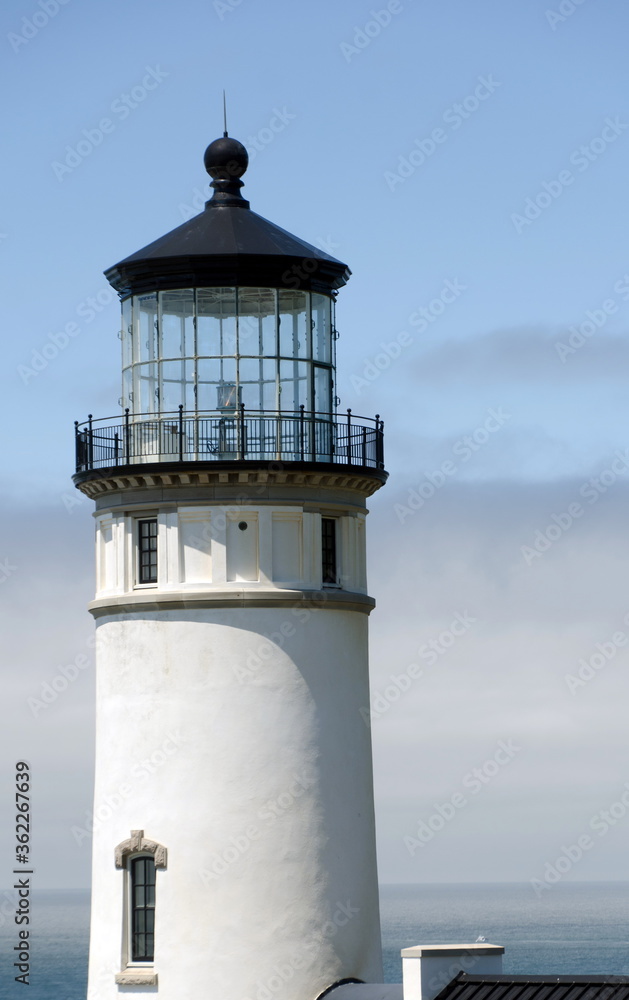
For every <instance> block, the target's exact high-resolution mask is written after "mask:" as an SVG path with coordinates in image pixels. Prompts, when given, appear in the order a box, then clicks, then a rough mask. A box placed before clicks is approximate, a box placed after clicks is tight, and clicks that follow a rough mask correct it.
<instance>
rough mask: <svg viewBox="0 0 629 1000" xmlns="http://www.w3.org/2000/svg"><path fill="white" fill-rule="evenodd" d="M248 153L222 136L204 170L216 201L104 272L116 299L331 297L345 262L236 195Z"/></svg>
mask: <svg viewBox="0 0 629 1000" xmlns="http://www.w3.org/2000/svg"><path fill="white" fill-rule="evenodd" d="M247 162H248V156H247V151H246V149H245V147H244V146H243V145H242V144H241V143H239V142H238V141H237V140H236V139H231V138H228V137H226V136H225V137H224V138H223V139H217V140H215V141H214V142H213V143H211V144H210V145H209V146H208V148H207V150H206V152H205V165H206V169H207V171H208V173H209V174H210V176H212V177H213V178H214V180H213V181H212V185H211V186H212V187H213V188H214V192H215V193H214V195H213V197H212V199H211V200H210V201H208V202H206V206H205V211H204V212H201V214H200V215H197V216H195V217H194V218H193V219H190V220H189V221H188V222H184V223H183V225H181V226H178V227H177V229H173V230H172V232H170V233H167V234H166V235H165V236H162V237H160V238H159V239H157V240H155V241H154V242H153V243H149V245H148V246H146V247H143V248H142V250H138V251H137V252H136V253H134V254H131V256H130V257H126V258H125V259H124V260H122V261H120V263H119V264H115V265H114V266H113V267H110V268H109V269H108V270H107V271H105V276H106V277H107V278H108V280H109V281H110V283H111V284H112V285H113V287H114V288H115V289H116V291H118V292H119V293H120V294H121V295H123V296H125V295H128V294H130V293H134V292H136V293H141V292H148V291H155V290H158V289H164V288H190V287H210V288H211V287H220V286H224V285H225V286H231V285H241V286H260V287H270V288H291V289H296V288H301V289H311V290H313V291H320V292H324V293H327V294H330V293H331V292H332V291H333V290H335V289H337V288H341V287H342V286H343V285H344V284H345V283H346V281H347V280H348V278H349V276H350V274H351V272H350V270H349V268H348V267H347V265H346V264H343V263H342V262H341V261H339V260H336V259H335V258H334V257H331V256H330V255H329V254H327V253H324V251H323V250H319V249H317V247H313V246H312V245H311V244H310V243H306V242H305V241H304V240H300V239H298V238H297V237H296V236H293V235H291V233H288V232H286V230H285V229H280V227H279V226H276V225H274V224H273V223H272V222H269V221H268V219H263V218H262V216H261V215H257V214H256V213H255V212H252V211H251V210H250V209H249V202H248V201H245V199H244V198H243V197H242V195H241V194H240V188H241V187H242V181H241V180H240V177H241V176H242V174H243V173H244V172H245V170H246V168H247Z"/></svg>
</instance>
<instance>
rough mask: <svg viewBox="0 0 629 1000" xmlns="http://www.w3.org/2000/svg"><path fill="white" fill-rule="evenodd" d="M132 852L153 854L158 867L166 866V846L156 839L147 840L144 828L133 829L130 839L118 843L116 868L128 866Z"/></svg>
mask: <svg viewBox="0 0 629 1000" xmlns="http://www.w3.org/2000/svg"><path fill="white" fill-rule="evenodd" d="M132 854H152V855H153V858H154V861H155V867H156V868H165V867H166V860H167V851H166V848H165V847H164V846H163V845H162V844H158V843H157V842H156V841H155V840H147V839H146V838H145V836H144V830H132V831H131V836H130V837H129V839H128V840H123V841H122V843H120V844H118V846H117V847H116V850H115V861H116V868H126V867H127V861H128V860H129V858H130V857H131V855H132Z"/></svg>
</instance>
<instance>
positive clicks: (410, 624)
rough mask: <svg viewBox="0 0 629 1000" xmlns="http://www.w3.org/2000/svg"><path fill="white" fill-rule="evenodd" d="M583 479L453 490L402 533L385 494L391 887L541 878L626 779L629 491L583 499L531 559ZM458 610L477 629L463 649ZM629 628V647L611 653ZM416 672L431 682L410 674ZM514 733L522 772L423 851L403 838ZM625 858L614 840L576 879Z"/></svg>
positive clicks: (382, 793) (374, 571)
mask: <svg viewBox="0 0 629 1000" xmlns="http://www.w3.org/2000/svg"><path fill="white" fill-rule="evenodd" d="M581 484H582V481H581V480H580V479H569V480H564V481H562V482H560V483H527V484H515V483H509V482H504V481H503V482H500V481H498V482H493V483H483V484H471V483H453V484H451V485H449V486H447V487H444V488H443V489H442V490H441V491H440V492H439V494H438V496H436V497H435V498H433V500H432V501H431V503H429V504H426V505H425V507H424V508H422V509H421V510H419V511H418V512H417V513H416V514H415V515H414V516H412V517H410V518H408V519H407V520H406V521H405V522H404V524H400V523H399V522H397V521H396V519H395V516H394V514H393V509H392V508H393V506H394V504H395V503H396V502H397V501H398V499H399V498H400V497H403V496H404V493H403V491H402V490H400V491H399V492H398V493H397V495H396V494H393V495H392V496H385V494H384V493H383V494H381V495H380V496H379V498H378V500H377V501H375V498H374V501H372V511H373V512H372V515H371V517H370V521H371V523H370V526H369V529H370V530H369V537H370V540H371V547H370V592H371V593H373V594H374V596H375V597H376V599H377V601H378V606H377V609H376V611H375V613H374V614H373V615H372V618H371V626H370V627H371V676H372V705H374V704H375V707H376V713H375V718H373V720H372V734H373V741H374V756H375V769H376V793H377V800H376V811H377V815H378V817H379V821H380V845H379V846H380V868H381V877H382V878H383V880H384V881H413V880H417V881H422V880H423V879H424V878H427V879H429V880H436V881H439V880H445V881H447V880H450V879H456V878H464V879H467V880H472V881H473V880H475V879H476V880H481V879H483V878H504V879H510V880H514V881H517V880H527V879H528V878H530V877H534V876H535V875H536V874H537V872H536V865H538V863H539V861H540V858H541V859H542V861H543V860H544V858H545V857H546V855H547V854H548V852H549V851H551V850H552V849H554V844H555V841H557V842H558V844H560V843H561V840H562V838H563V839H564V840H565V842H566V843H568V842H569V838H570V837H573V836H574V835H577V834H578V833H579V832H581V830H582V829H583V827H584V824H585V827H586V828H587V822H588V821H589V818H590V817H591V816H592V815H594V813H595V812H596V811H597V809H600V808H603V807H605V806H606V805H607V804H609V802H612V801H614V796H616V797H617V794H616V793H617V791H618V790H619V789H620V790H622V785H623V781H625V780H629V774H627V773H626V768H625V766H624V762H625V756H626V755H625V754H624V749H623V748H624V746H625V744H626V711H625V706H626V702H627V698H628V697H629V674H628V672H627V669H626V668H627V666H628V665H629V591H628V590H627V587H626V582H625V581H626V566H627V562H628V561H629V539H628V538H627V533H626V529H625V522H626V510H627V504H628V502H629V486H628V485H627V484H626V483H624V482H618V483H616V484H615V486H614V487H613V488H610V490H609V491H608V493H607V494H606V495H601V497H600V499H599V500H598V502H596V503H594V504H592V505H590V506H587V508H586V509H584V513H583V515H582V517H581V518H578V519H576V520H575V521H574V523H573V524H572V525H571V526H570V527H569V529H568V530H566V531H565V532H560V533H559V536H558V537H557V540H556V541H554V542H553V543H552V544H551V545H550V546H549V547H548V549H547V551H545V552H543V553H542V554H540V556H539V557H538V558H535V559H534V560H533V561H532V563H531V565H528V564H527V563H526V561H525V560H524V559H523V557H522V546H523V545H526V546H530V545H533V544H534V539H535V537H536V532H538V531H542V532H543V531H545V530H546V528H547V526H548V525H549V524H556V522H555V521H553V519H552V515H553V514H557V515H561V514H562V512H564V511H565V510H567V508H568V505H569V504H570V503H571V502H573V501H574V499H575V497H578V496H579V490H580V487H581ZM551 534H553V533H552V532H551ZM457 613H461V614H466V615H467V616H469V617H470V618H471V619H474V623H473V624H472V625H471V626H470V627H469V629H467V630H466V632H465V633H464V634H462V635H461V636H460V637H458V638H455V641H454V642H450V639H449V638H448V637H447V633H448V629H449V627H450V623H451V622H452V620H453V618H454V617H455V615H456V614H457ZM620 633H622V635H623V636H626V643H625V640H624V639H623V641H622V645H619V646H616V647H615V646H614V644H613V642H612V637H613V636H616V637H617V638H618V636H619V634H620ZM444 637H446V638H445V640H444ZM601 649H602V650H603V652H601ZM435 650H436V652H435ZM431 651H432V654H431ZM412 663H415V664H418V665H419V667H420V668H421V669H422V674H421V676H420V677H417V678H411V679H410V681H409V680H408V675H407V679H406V680H405V679H404V675H405V673H406V671H407V669H408V667H409V665H410V664H412ZM584 664H585V666H584ZM592 664H594V666H592ZM579 671H581V672H582V674H583V676H585V677H587V678H588V679H587V680H586V681H585V682H582V683H577V685H576V687H575V686H573V688H572V689H571V687H570V685H569V684H568V683H567V680H566V677H567V675H571V676H573V677H577V678H578V679H579V678H580V674H579ZM377 695H380V697H381V699H384V700H383V701H382V700H381V701H380V702H377V703H374V702H373V697H374V696H377ZM509 739H511V740H513V741H514V742H515V743H516V744H517V745H518V746H520V747H521V748H522V751H521V753H519V754H518V755H517V757H516V758H515V759H514V761H513V763H512V764H510V765H509V767H506V768H504V769H503V770H501V772H500V774H499V775H497V776H496V778H495V780H492V781H491V782H489V783H488V784H487V786H486V787H483V789H482V793H479V794H478V795H474V796H468V798H469V808H466V810H463V811H462V812H461V815H460V817H458V818H457V821H456V824H454V823H453V824H452V827H451V829H450V828H449V829H448V830H444V832H443V835H442V839H441V840H439V843H438V844H437V843H436V842H435V844H433V843H432V842H431V844H430V845H429V846H430V850H429V849H428V846H427V847H426V849H425V850H422V851H421V852H417V855H416V857H411V856H410V855H409V854H408V852H407V851H406V850H405V849H404V847H403V841H402V838H403V836H404V835H405V834H406V833H408V832H410V833H411V834H412V833H413V830H414V828H415V827H416V824H417V822H418V820H419V819H420V818H422V817H425V815H427V814H428V815H429V814H430V813H431V811H433V809H434V805H435V803H440V802H441V803H442V802H444V801H447V800H449V798H450V797H451V796H452V794H453V793H455V792H456V791H457V789H459V788H460V786H461V782H462V779H463V777H464V776H465V775H466V774H467V773H468V772H469V771H470V769H473V768H474V767H477V766H479V765H482V763H483V761H484V760H486V759H488V758H491V755H492V753H493V752H494V749H495V747H496V746H497V745H498V743H499V741H500V740H509ZM497 815H499V817H500V818H499V821H497V820H496V816H497ZM628 823H629V819H628ZM514 844H517V845H518V849H517V850H515V851H514V849H513V845H514ZM621 863H622V848H621V843H620V841H618V842H616V840H614V839H613V838H611V837H610V839H609V840H606V841H605V843H604V844H602V846H601V848H600V849H599V850H598V851H597V852H596V853H595V854H594V853H593V855H592V858H591V859H590V860H589V861H588V866H589V867H587V869H586V868H585V867H584V868H583V869H582V871H581V874H580V875H578V876H576V877H596V878H614V877H616V874H617V870H618V868H617V866H618V865H620V864H621ZM491 872H493V875H492V874H490V873H491Z"/></svg>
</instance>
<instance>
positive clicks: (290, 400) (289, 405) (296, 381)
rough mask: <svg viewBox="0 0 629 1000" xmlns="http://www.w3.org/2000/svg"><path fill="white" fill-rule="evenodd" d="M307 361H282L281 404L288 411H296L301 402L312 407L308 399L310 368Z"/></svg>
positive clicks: (306, 406)
mask: <svg viewBox="0 0 629 1000" xmlns="http://www.w3.org/2000/svg"><path fill="white" fill-rule="evenodd" d="M309 368H310V365H309V364H307V363H306V362H305V361H280V406H281V408H282V410H285V411H287V412H289V413H290V412H296V411H298V410H299V407H300V404H301V403H303V404H304V406H305V408H306V409H307V410H308V409H310V406H309V401H308V395H309V394H308V370H309Z"/></svg>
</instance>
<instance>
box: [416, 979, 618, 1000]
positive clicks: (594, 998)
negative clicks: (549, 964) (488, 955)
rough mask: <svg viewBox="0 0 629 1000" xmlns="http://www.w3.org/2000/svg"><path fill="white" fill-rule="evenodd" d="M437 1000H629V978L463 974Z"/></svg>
mask: <svg viewBox="0 0 629 1000" xmlns="http://www.w3.org/2000/svg"><path fill="white" fill-rule="evenodd" d="M436 1000H629V976H508V975H500V976H472V975H469V974H468V973H466V972H460V973H459V975H458V976H457V977H456V978H455V979H453V980H452V982H450V983H448V985H447V986H446V987H445V988H444V989H443V990H442V991H441V993H439V994H438V997H437V998H436Z"/></svg>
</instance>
